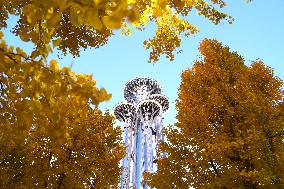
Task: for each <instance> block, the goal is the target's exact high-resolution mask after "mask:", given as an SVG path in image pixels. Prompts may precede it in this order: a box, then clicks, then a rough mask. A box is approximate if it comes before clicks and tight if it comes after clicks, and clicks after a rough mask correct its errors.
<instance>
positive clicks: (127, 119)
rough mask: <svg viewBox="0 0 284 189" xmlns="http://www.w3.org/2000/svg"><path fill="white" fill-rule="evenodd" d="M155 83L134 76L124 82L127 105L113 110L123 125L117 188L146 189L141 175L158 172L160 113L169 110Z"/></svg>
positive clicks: (160, 135) (122, 104)
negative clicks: (123, 152)
mask: <svg viewBox="0 0 284 189" xmlns="http://www.w3.org/2000/svg"><path fill="white" fill-rule="evenodd" d="M161 93H162V89H161V87H160V85H159V84H158V82H157V81H155V80H153V79H150V78H148V77H137V78H135V79H133V80H130V81H129V82H127V83H126V85H125V88H124V98H125V100H126V102H123V103H119V104H117V105H116V106H115V107H114V115H115V116H116V118H117V119H118V120H119V121H121V122H123V123H124V130H123V131H124V142H125V145H126V156H125V158H124V159H123V160H122V168H123V170H122V173H121V181H120V188H121V189H129V188H132V187H134V186H135V188H137V189H140V188H143V189H147V188H149V187H148V184H147V181H143V172H154V171H156V170H157V168H158V167H157V164H156V162H157V159H158V158H159V157H160V156H161V155H160V154H158V153H157V151H158V144H159V142H160V141H163V140H164V137H163V122H162V120H163V114H164V113H165V112H166V111H167V110H168V108H169V101H168V98H167V97H166V96H164V95H162V94H161Z"/></svg>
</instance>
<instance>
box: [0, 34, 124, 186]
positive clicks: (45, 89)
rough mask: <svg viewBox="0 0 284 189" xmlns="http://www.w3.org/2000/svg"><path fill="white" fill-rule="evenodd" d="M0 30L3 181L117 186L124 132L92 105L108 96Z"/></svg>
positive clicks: (0, 163)
mask: <svg viewBox="0 0 284 189" xmlns="http://www.w3.org/2000/svg"><path fill="white" fill-rule="evenodd" d="M0 34H1V33H0ZM2 37H3V36H2V35H1V36H0V62H1V63H0V188H106V187H107V188H110V187H112V186H113V187H115V186H116V184H117V183H118V179H119V174H120V168H119V161H120V159H121V158H122V157H123V149H124V148H123V145H122V143H121V141H120V135H121V131H120V129H119V128H114V127H113V126H114V117H113V116H112V115H111V114H110V113H108V112H106V113H102V112H101V111H100V110H98V108H97V107H98V105H99V103H101V102H103V101H106V100H108V99H109V98H110V97H111V95H110V94H108V93H107V92H106V90H105V89H103V88H102V89H98V88H97V87H96V82H95V80H93V79H92V76H91V75H84V74H76V73H74V72H72V71H71V70H70V68H68V67H63V68H62V69H59V67H58V63H57V62H56V61H55V60H52V61H51V62H50V63H49V65H48V66H47V65H45V64H44V63H43V62H41V61H39V60H35V59H33V58H32V57H30V56H28V55H27V54H26V53H25V52H24V51H23V50H21V49H20V48H16V49H14V48H13V47H12V46H10V47H9V46H7V44H6V42H5V41H4V40H3V38H2Z"/></svg>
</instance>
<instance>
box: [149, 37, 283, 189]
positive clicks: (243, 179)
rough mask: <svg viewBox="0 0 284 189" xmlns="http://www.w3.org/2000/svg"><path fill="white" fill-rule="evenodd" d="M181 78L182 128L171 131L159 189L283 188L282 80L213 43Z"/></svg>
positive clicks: (155, 180)
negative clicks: (245, 62) (191, 188)
mask: <svg viewBox="0 0 284 189" xmlns="http://www.w3.org/2000/svg"><path fill="white" fill-rule="evenodd" d="M199 50H200V52H201V54H202V56H203V58H202V59H200V60H197V61H196V62H195V64H194V65H193V67H192V69H187V70H185V71H184V72H183V73H182V76H181V78H182V82H181V85H180V88H179V96H178V100H177V102H176V107H177V110H178V114H177V123H176V124H175V125H174V126H171V127H170V128H168V129H167V130H166V136H167V139H168V142H167V143H166V144H163V146H162V148H161V151H163V152H165V153H166V157H165V158H163V159H161V160H159V161H158V167H159V168H158V172H157V173H156V174H153V175H152V177H149V175H147V176H148V177H149V178H148V179H150V180H151V181H150V183H151V184H152V185H153V186H155V187H157V188H165V189H166V188H189V187H190V186H192V187H194V188H222V189H225V188H283V187H284V175H283V172H284V170H283V168H284V158H283V157H284V143H283V141H284V111H283V110H284V109H283V108H284V103H283V99H284V92H283V81H282V80H280V79H279V78H277V77H276V76H274V74H273V70H272V69H271V68H269V67H267V66H265V65H264V63H263V62H262V61H261V60H257V61H254V62H253V63H252V64H251V65H250V66H246V65H245V64H244V59H243V58H242V57H241V56H240V55H238V54H237V53H236V52H231V51H230V50H229V48H228V47H225V46H222V44H221V43H220V42H218V41H216V40H209V39H205V40H204V41H202V42H201V44H200V47H199Z"/></svg>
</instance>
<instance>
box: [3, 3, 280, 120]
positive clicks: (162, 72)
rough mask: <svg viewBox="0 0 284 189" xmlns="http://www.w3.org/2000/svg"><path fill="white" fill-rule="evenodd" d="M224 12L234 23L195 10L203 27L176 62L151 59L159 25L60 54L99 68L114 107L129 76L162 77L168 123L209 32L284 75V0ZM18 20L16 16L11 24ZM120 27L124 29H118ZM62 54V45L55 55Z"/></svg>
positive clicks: (65, 62)
mask: <svg viewBox="0 0 284 189" xmlns="http://www.w3.org/2000/svg"><path fill="white" fill-rule="evenodd" d="M227 4H228V5H227V7H226V8H225V9H224V12H227V13H229V14H230V15H231V16H233V17H234V18H235V22H234V23H233V24H231V25H230V24H227V23H224V24H221V25H218V26H215V25H214V24H212V23H210V22H209V21H207V20H205V19H204V18H203V17H202V16H196V14H195V13H194V14H190V15H189V16H188V19H189V21H190V22H191V23H192V24H195V25H196V26H198V27H199V29H200V30H201V32H199V33H198V34H197V35H196V36H193V37H191V38H188V39H185V40H183V42H182V45H181V49H182V50H183V52H182V53H181V54H178V55H176V58H175V60H174V61H173V62H170V61H169V60H167V59H164V58H162V59H161V60H160V61H159V62H158V63H156V64H148V63H147V60H148V57H149V51H146V50H145V49H144V48H143V41H144V39H148V38H149V37H151V36H153V35H154V30H153V29H150V30H147V31H143V32H138V33H134V34H133V35H132V36H131V37H124V36H120V35H119V34H118V35H116V36H114V37H112V38H111V39H110V40H109V43H108V44H107V45H105V46H104V47H101V48H99V49H94V48H91V49H88V50H86V51H82V52H81V57H79V58H72V56H70V55H68V56H66V57H63V59H62V60H60V61H59V62H60V66H61V67H62V66H69V65H70V64H71V62H73V67H72V70H73V71H75V72H77V73H86V74H93V76H94V79H95V80H96V81H97V86H98V87H104V88H106V89H107V91H108V92H109V93H112V94H113V97H112V99H111V100H110V101H108V102H106V103H102V104H100V108H101V109H103V110H105V109H110V110H112V109H113V107H114V106H115V104H117V103H119V102H121V101H123V100H124V99H123V88H124V85H125V83H126V82H127V81H129V80H131V79H133V78H135V77H137V76H147V77H151V78H153V79H155V80H157V81H158V82H159V83H160V84H161V86H162V88H163V93H164V94H165V95H166V96H168V97H169V99H170V109H169V111H168V112H167V113H166V114H165V124H166V125H168V124H171V123H174V122H175V115H176V110H175V100H176V98H177V94H178V87H179V84H180V75H181V72H182V71H183V70H185V69H186V68H188V67H191V66H192V64H193V62H194V60H195V59H197V57H198V56H199V53H198V50H197V49H198V44H199V42H200V41H201V40H202V39H204V38H211V39H217V40H219V41H221V42H222V43H223V44H226V45H228V46H229V47H230V48H231V50H233V51H237V52H238V53H239V54H241V55H242V56H243V57H244V58H245V60H246V64H247V65H249V64H250V63H251V61H253V60H255V59H258V58H260V59H262V60H263V61H264V62H265V64H266V65H268V66H270V67H272V68H273V69H274V70H275V74H276V75H277V76H278V77H280V78H281V79H282V80H283V79H284V61H283V59H284V58H283V55H284V0H270V1H266V0H254V1H253V2H252V3H249V4H247V3H245V0H228V3H227ZM14 22H15V20H13V19H11V20H10V23H9V24H13V23H14ZM8 31H9V29H7V30H6V31H5V39H6V41H7V43H8V44H9V45H14V46H20V47H21V48H23V49H25V50H26V49H28V51H30V50H31V49H32V46H31V44H27V43H23V42H21V41H20V40H19V39H18V38H17V37H13V36H12V35H11V34H9V32H8ZM117 33H119V32H117ZM49 58H50V59H52V58H54V59H57V54H56V51H55V53H54V54H53V55H51V56H50V57H49Z"/></svg>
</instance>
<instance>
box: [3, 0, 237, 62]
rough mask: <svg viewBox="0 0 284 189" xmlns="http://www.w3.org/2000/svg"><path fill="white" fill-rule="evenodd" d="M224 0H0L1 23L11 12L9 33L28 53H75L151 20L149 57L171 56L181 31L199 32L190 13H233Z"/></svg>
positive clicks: (217, 18) (216, 18)
mask: <svg viewBox="0 0 284 189" xmlns="http://www.w3.org/2000/svg"><path fill="white" fill-rule="evenodd" d="M225 5H226V3H225V0H210V1H204V0H182V1H176V0H151V1H150V0H80V1H79V0H41V1H38V0H10V1H6V0H1V1H0V10H1V13H0V28H3V27H6V26H7V19H8V17H9V16H10V15H15V16H17V17H18V18H19V20H18V22H17V25H16V27H15V28H14V29H13V33H14V34H16V35H17V36H19V37H20V38H21V39H22V40H23V41H31V42H33V43H34V44H35V47H36V48H35V50H34V52H33V54H32V55H33V57H37V56H42V57H46V56H47V55H48V54H49V52H50V51H51V50H52V47H51V42H52V43H53V46H57V47H58V48H59V49H60V50H61V51H62V52H63V53H64V54H66V53H67V52H70V53H71V54H72V55H74V56H79V54H80V53H79V51H80V49H86V48H87V47H96V48H98V47H100V46H102V45H105V44H106V43H107V42H108V39H109V37H110V36H112V35H113V32H112V30H113V29H118V28H122V30H123V31H122V33H123V34H126V35H130V34H131V32H133V31H134V30H144V29H146V28H147V24H148V23H149V22H153V23H155V25H156V26H157V27H156V33H155V35H154V36H153V37H152V38H150V39H147V40H145V41H144V47H145V48H146V49H150V50H151V52H150V58H149V62H157V61H158V60H159V57H160V56H161V55H166V57H167V58H170V60H173V59H174V51H175V50H176V49H177V48H178V47H180V43H181V37H182V36H186V37H187V36H190V35H192V34H195V33H197V32H198V28H197V27H196V26H194V25H192V24H190V23H189V21H188V16H189V14H190V13H193V14H196V13H197V14H198V15H203V16H204V17H205V18H206V19H208V20H210V21H212V22H213V23H214V24H219V23H220V22H221V21H222V20H227V21H228V22H229V23H231V22H232V21H233V18H232V17H231V16H229V15H227V14H226V13H223V12H221V9H222V8H223V7H224V6H225Z"/></svg>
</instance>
